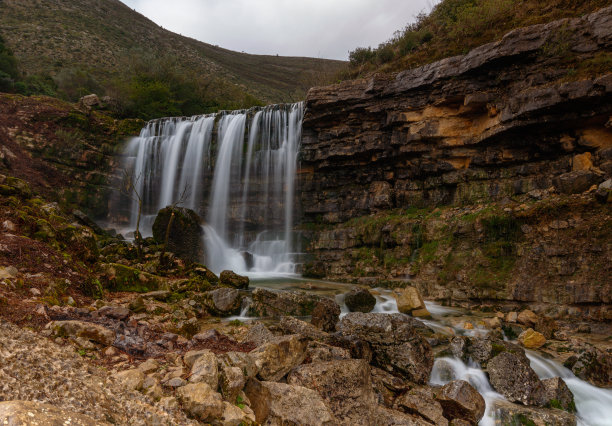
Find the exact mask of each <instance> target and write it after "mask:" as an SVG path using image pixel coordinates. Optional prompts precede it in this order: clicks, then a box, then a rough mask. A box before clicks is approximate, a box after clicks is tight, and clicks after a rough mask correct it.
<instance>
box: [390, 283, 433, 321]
mask: <svg viewBox="0 0 612 426" xmlns="http://www.w3.org/2000/svg"><path fill="white" fill-rule="evenodd" d="M393 297H394V298H395V301H396V302H397V309H398V310H399V311H400V312H401V313H404V314H408V315H412V316H419V317H428V316H431V314H430V313H429V311H427V308H426V307H425V302H424V301H423V298H422V297H421V293H419V290H417V289H416V287H406V288H396V289H395V290H393ZM414 313H416V314H418V315H414Z"/></svg>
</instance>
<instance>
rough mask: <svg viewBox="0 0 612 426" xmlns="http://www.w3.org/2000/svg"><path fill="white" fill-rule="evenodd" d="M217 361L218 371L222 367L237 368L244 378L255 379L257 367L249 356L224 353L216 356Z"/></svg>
mask: <svg viewBox="0 0 612 426" xmlns="http://www.w3.org/2000/svg"><path fill="white" fill-rule="evenodd" d="M217 360H218V361H219V370H221V369H223V368H224V367H237V368H239V369H240V371H242V374H244V376H245V377H246V378H250V377H255V376H256V375H257V366H256V365H255V361H254V360H253V358H252V357H251V355H249V354H247V353H244V352H226V353H224V354H220V355H217Z"/></svg>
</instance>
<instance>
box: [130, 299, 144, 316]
mask: <svg viewBox="0 0 612 426" xmlns="http://www.w3.org/2000/svg"><path fill="white" fill-rule="evenodd" d="M129 308H130V311H132V312H134V313H136V314H138V313H140V312H144V311H146V310H147V306H146V305H145V302H144V299H143V298H142V297H141V296H138V297H137V298H135V299H133V300H132V301H131V302H130V305H129Z"/></svg>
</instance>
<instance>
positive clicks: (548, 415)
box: [492, 399, 577, 426]
mask: <svg viewBox="0 0 612 426" xmlns="http://www.w3.org/2000/svg"><path fill="white" fill-rule="evenodd" d="M492 409H493V411H494V412H495V418H496V421H497V422H499V423H496V424H502V425H536V426H540V425H542V426H545V425H555V426H576V423H577V422H576V416H574V415H573V414H571V413H568V412H566V411H563V410H556V409H547V408H533V407H525V406H524V405H518V404H512V403H511V402H508V401H503V400H500V399H498V400H495V401H494V402H493V407H492Z"/></svg>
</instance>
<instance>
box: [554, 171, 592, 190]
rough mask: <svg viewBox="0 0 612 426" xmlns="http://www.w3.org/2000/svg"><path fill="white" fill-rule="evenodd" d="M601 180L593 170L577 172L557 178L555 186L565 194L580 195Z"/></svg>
mask: <svg viewBox="0 0 612 426" xmlns="http://www.w3.org/2000/svg"><path fill="white" fill-rule="evenodd" d="M601 180H602V178H601V176H600V175H599V174H597V173H595V172H593V171H592V170H577V171H575V172H569V173H564V174H562V175H560V176H557V177H556V178H554V179H553V184H554V185H555V187H556V188H557V189H558V190H559V191H560V192H563V193H564V194H580V193H582V192H584V191H586V190H588V189H589V188H590V187H591V186H593V185H597V184H598V183H599V182H601Z"/></svg>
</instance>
